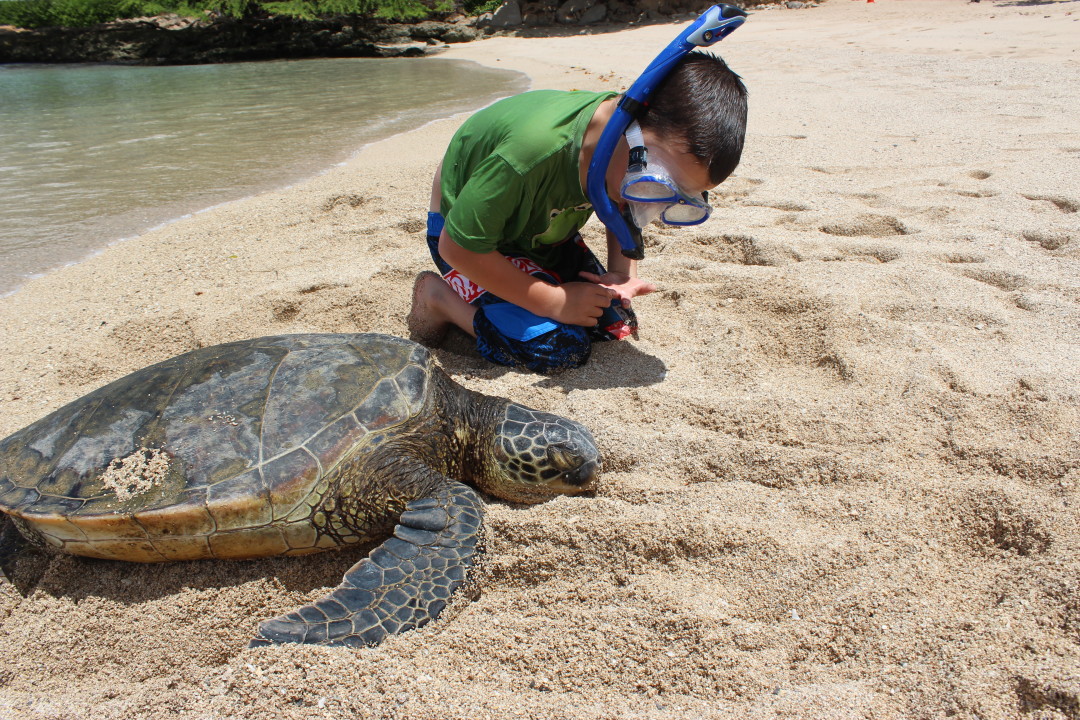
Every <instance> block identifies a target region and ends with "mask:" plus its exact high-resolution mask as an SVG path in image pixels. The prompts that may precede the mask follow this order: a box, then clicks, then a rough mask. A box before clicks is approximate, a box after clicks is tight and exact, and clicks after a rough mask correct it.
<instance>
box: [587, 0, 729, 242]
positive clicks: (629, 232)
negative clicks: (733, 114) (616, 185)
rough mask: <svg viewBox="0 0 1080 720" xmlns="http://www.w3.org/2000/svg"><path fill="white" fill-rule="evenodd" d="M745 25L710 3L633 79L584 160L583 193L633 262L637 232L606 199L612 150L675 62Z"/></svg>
mask: <svg viewBox="0 0 1080 720" xmlns="http://www.w3.org/2000/svg"><path fill="white" fill-rule="evenodd" d="M744 22H746V12H745V11H744V10H743V9H742V8H737V7H735V6H734V5H713V6H712V7H711V8H709V9H708V10H706V11H705V12H704V13H703V14H702V15H701V17H699V18H698V19H697V20H695V21H694V22H693V23H692V24H691V25H690V27H688V28H686V30H684V31H683V32H682V33H680V34H679V36H678V37H677V38H675V39H674V40H672V41H671V44H670V45H668V46H667V47H666V48H664V50H663V52H661V53H660V54H659V55H657V56H656V59H655V60H653V61H652V62H651V63H649V66H648V67H647V68H645V72H643V73H641V76H640V77H639V78H638V79H637V80H635V81H634V83H633V84H632V85H631V86H630V89H629V90H627V91H626V92H625V93H624V94H623V97H622V99H621V100H619V104H618V105H617V106H616V108H615V112H614V113H613V114H612V116H611V119H610V120H608V122H607V125H605V126H604V132H602V133H601V134H600V140H599V141H597V143H596V149H595V150H594V151H593V156H592V160H591V161H590V162H589V174H588V179H587V180H586V183H585V192H586V193H587V194H588V196H589V202H591V203H592V206H593V209H594V210H595V211H596V216H597V217H598V218H600V220H601V222H603V223H604V225H605V226H607V228H608V229H609V230H611V231H612V232H613V233H615V237H616V238H617V239H618V241H619V245H620V246H621V247H622V254H623V255H625V256H626V257H628V258H631V259H632V260H640V259H641V258H643V257H645V248H644V246H643V244H642V240H641V230H640V229H639V228H638V227H637V226H636V225H635V224H634V223H633V221H632V220H631V219H630V218H629V217H628V214H629V210H627V211H626V212H625V213H620V212H619V209H618V207H616V205H615V203H614V202H612V200H611V198H610V197H608V193H607V183H606V182H605V181H606V178H607V169H608V165H609V164H610V163H611V158H612V156H613V155H614V154H615V146H616V145H618V143H619V139H620V138H621V137H622V136H623V133H624V132H626V128H627V127H628V126H629V125H630V123H631V122H633V121H634V119H635V118H636V117H638V116H640V115H641V113H642V112H644V111H645V108H646V107H648V101H649V97H650V96H651V95H652V93H653V91H654V90H655V89H656V86H657V85H659V84H660V81H661V80H663V79H664V78H665V77H667V74H668V73H669V72H671V69H672V68H673V67H675V64H676V63H678V62H679V60H681V59H682V58H683V56H684V55H686V54H687V53H688V52H690V51H691V50H693V49H694V48H697V47H709V46H710V45H712V44H714V43H716V42H719V41H720V40H723V39H724V38H726V37H727V36H728V35H730V34H731V33H732V32H734V31H735V30H736V28H738V27H739V26H740V25H742V24H743V23H744Z"/></svg>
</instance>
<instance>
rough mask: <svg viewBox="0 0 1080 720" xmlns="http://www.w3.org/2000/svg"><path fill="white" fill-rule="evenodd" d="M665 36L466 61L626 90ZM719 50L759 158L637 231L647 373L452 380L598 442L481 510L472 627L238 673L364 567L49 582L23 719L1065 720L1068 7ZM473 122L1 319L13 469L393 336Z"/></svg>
mask: <svg viewBox="0 0 1080 720" xmlns="http://www.w3.org/2000/svg"><path fill="white" fill-rule="evenodd" d="M677 30H678V26H677V25H675V24H669V25H657V26H651V27H644V28H638V29H630V30H622V31H619V32H613V33H598V34H592V35H582V36H570V37H549V38H494V39H490V40H485V41H482V42H477V43H472V44H467V45H460V46H454V47H452V48H451V49H450V50H449V51H448V52H447V53H446V56H447V57H455V58H463V59H470V60H475V61H478V62H481V63H485V64H490V65H492V66H497V67H504V68H510V69H516V70H520V71H522V72H524V73H527V74H528V75H529V76H530V77H532V78H533V86H534V87H536V88H542V87H552V88H564V89H569V88H583V89H602V88H614V89H621V88H624V87H625V86H626V84H628V83H629V82H630V81H631V80H632V79H633V76H634V75H635V74H636V72H638V71H639V70H640V69H641V68H642V67H643V66H644V64H645V63H646V62H647V61H648V60H649V59H650V58H651V57H652V56H653V55H654V54H655V53H656V52H657V51H658V50H659V49H660V48H661V47H662V46H663V45H665V44H666V43H667V42H668V41H669V40H670V39H671V37H673V36H674V34H675V33H676V32H677ZM718 50H719V51H720V52H721V54H722V55H723V56H724V57H725V58H726V59H727V60H728V61H729V63H730V64H731V65H732V67H733V68H734V69H735V70H736V71H738V72H739V73H740V74H742V75H743V76H744V79H745V81H746V83H747V85H748V86H749V88H750V92H751V118H750V130H749V134H748V144H747V151H746V153H745V155H744V157H743V163H742V165H741V166H740V168H739V170H738V172H737V173H736V176H735V177H733V178H731V179H730V180H729V181H728V182H727V183H725V184H724V185H723V186H721V188H720V189H719V191H718V192H717V193H716V198H715V203H714V204H715V205H716V207H717V210H716V212H715V213H714V215H713V218H712V219H710V221H709V222H708V223H706V224H705V225H703V226H700V227H698V228H694V229H684V230H676V229H651V230H650V231H649V233H648V236H647V238H648V247H647V257H646V260H645V262H644V264H643V266H642V275H643V276H645V277H647V278H649V279H651V280H653V281H654V282H656V283H657V284H658V285H659V286H660V290H659V291H658V292H657V293H655V294H653V295H651V296H648V297H645V298H641V299H639V300H638V301H637V302H636V304H635V307H636V309H637V311H638V314H639V317H640V318H641V323H642V328H641V332H640V335H639V337H638V338H637V339H633V340H628V341H624V342H621V343H615V344H608V345H604V346H599V347H597V348H596V350H595V352H594V356H593V359H592V360H591V362H590V364H589V365H587V366H586V367H584V368H582V369H579V370H575V371H570V372H565V373H562V374H560V375H556V376H554V377H541V376H536V375H532V374H528V373H522V372H515V371H509V370H506V369H503V368H495V367H490V366H488V365H486V364H485V363H484V362H482V361H481V360H480V359H479V358H478V357H477V356H476V355H475V354H474V353H472V352H471V351H470V349H469V347H468V345H467V344H466V343H465V342H463V341H462V340H461V339H460V338H459V339H456V340H455V339H451V341H450V342H449V343H448V344H447V346H446V347H445V348H444V349H441V350H439V351H437V357H438V359H439V361H440V363H441V364H442V366H443V367H444V368H445V369H447V370H448V371H449V372H450V373H451V374H452V375H453V376H454V377H455V378H457V379H458V380H459V381H460V382H462V383H464V384H466V385H467V386H469V387H473V388H475V389H479V390H483V391H485V392H488V393H492V394H499V395H504V396H506V397H510V398H512V399H514V400H516V401H518V402H522V403H525V404H528V405H531V406H534V407H539V408H544V409H547V410H551V411H554V412H558V413H561V414H564V415H567V416H570V417H573V418H575V419H577V420H579V421H581V422H582V423H584V424H585V425H587V426H589V427H590V428H591V429H592V431H593V433H594V434H595V435H596V437H597V439H598V442H599V444H600V446H601V449H602V450H603V452H604V454H605V457H606V463H605V475H604V480H603V484H602V487H601V488H600V489H599V491H598V492H597V494H596V496H595V497H582V498H562V499H559V500H556V501H553V502H549V503H546V504H543V505H539V506H534V507H527V508H526V507H514V506H509V505H506V504H502V503H492V504H491V505H490V506H489V513H488V520H489V523H490V527H491V531H492V532H491V536H492V542H491V545H490V547H489V552H488V555H487V563H486V567H485V570H484V574H483V580H482V588H481V589H482V594H481V595H480V597H479V598H478V599H476V600H475V601H472V602H469V603H461V604H459V605H458V606H457V607H456V608H455V612H451V613H447V614H446V616H445V617H444V618H441V619H440V620H439V621H438V622H436V623H433V624H432V625H430V626H429V627H427V628H425V629H423V630H421V631H417V632H411V633H407V634H405V635H402V636H400V637H397V638H393V639H391V640H389V641H388V642H386V643H384V644H383V645H382V646H380V647H378V648H372V649H364V650H345V649H323V648H313V647H279V648H265V649H257V650H247V649H245V645H246V643H247V640H248V638H250V637H251V635H252V633H253V632H254V629H255V627H256V625H257V623H258V621H259V620H260V619H263V618H266V617H270V616H272V615H276V614H278V613H280V612H283V611H285V610H288V609H290V608H293V607H295V606H297V605H299V604H301V603H303V602H305V601H307V600H310V599H313V598H315V597H319V596H321V595H322V594H323V592H324V591H325V588H326V587H328V586H333V585H336V584H337V582H338V580H339V578H340V576H341V574H342V572H343V571H344V570H345V569H346V568H347V567H348V566H349V565H350V564H351V563H352V562H354V561H355V559H356V556H355V555H350V554H347V553H343V554H336V553H330V554H324V555H321V556H316V557H310V558H300V559H292V560H279V559H271V560H264V561H256V562H233V563H225V562H221V563H214V562H191V563H177V564H173V565H145V566H142V565H128V564H122V563H112V562H103V561H87V560H82V559H75V558H65V557H46V556H33V557H31V558H30V559H29V560H25V561H21V562H20V563H19V566H18V577H16V584H15V585H11V584H2V585H0V716H3V717H11V718H17V719H21V718H57V719H59V718H65V719H66V718H80V719H81V718H132V717H137V718H143V717H145V718H150V717H153V718H184V719H188V718H190V719H192V720H195V719H196V718H199V719H202V718H391V717H393V718H432V719H439V720H446V719H450V718H469V719H478V718H497V719H499V720H502V719H503V718H512V717H529V718H551V719H556V718H589V719H592V718H597V719H599V718H635V719H636V718H729V717H742V718H769V717H788V718H867V717H873V718H944V717H953V718H982V719H984V720H989V719H992V718H1031V719H1033V720H1034V719H1035V718H1039V719H1043V720H1050V719H1053V720H1059V719H1067V718H1073V719H1074V718H1077V717H1080V599H1078V598H1080V560H1078V559H1077V558H1078V550H1080V530H1078V528H1080V514H1078V512H1077V504H1078V503H1080V491H1078V483H1080V214H1078V213H1077V210H1078V209H1080V189H1078V188H1080V185H1078V182H1077V178H1078V177H1080V121H1078V120H1077V118H1080V80H1078V78H1080V2H1075V1H1072V2H1049V3H1021V2H1004V1H999V2H987V1H986V0H984V1H983V2H981V3H963V2H946V1H945V0H937V1H933V0H877V2H875V3H862V2H857V3H856V2H849V1H848V0H831V1H830V2H828V3H826V4H825V5H823V6H822V7H819V8H814V9H806V10H786V9H785V10H781V9H769V10H763V11H761V12H759V13H756V14H755V15H753V16H752V18H751V19H750V21H749V22H748V23H747V24H746V25H745V26H744V27H743V28H741V29H740V30H739V31H738V32H737V33H735V34H733V35H732V36H731V37H730V38H729V39H728V40H725V41H724V42H723V43H722V44H721V45H720V46H718ZM461 120H462V118H460V117H459V118H452V119H448V120H444V121H439V122H436V123H433V124H431V125H428V126H426V127H424V128H422V129H420V130H418V131H415V132H411V133H408V134H405V135H400V136H397V137H395V138H392V139H389V140H386V141H383V142H380V143H377V144H374V145H371V146H368V147H367V148H365V149H364V150H363V151H362V152H361V153H360V154H359V156H358V157H357V158H356V159H355V160H354V161H352V162H350V163H349V164H347V165H345V166H342V167H338V168H334V169H332V170H331V171H329V172H328V173H326V174H325V175H322V176H320V177H317V178H315V179H313V180H311V181H308V182H305V183H303V184H301V185H298V186H295V187H292V188H289V189H287V190H282V191H277V192H271V193H266V194H262V195H259V196H257V197H253V198H250V199H247V200H244V201H241V202H236V203H232V204H229V205H225V206H222V207H218V208H215V209H213V210H211V211H208V212H205V213H202V214H198V215H195V216H193V217H190V218H187V219H184V220H181V221H178V222H175V223H172V224H170V225H168V226H165V227H163V228H160V229H157V230H154V231H152V232H149V233H147V234H145V235H142V236H140V237H138V238H135V239H132V240H129V241H126V242H124V243H121V244H118V245H115V246H113V247H110V248H109V249H108V250H106V251H105V252H103V253H101V254H100V255H98V256H96V257H94V258H91V259H89V260H87V261H85V262H83V263H80V264H78V265H76V266H72V267H67V268H63V269H61V270H58V271H56V272H53V273H50V274H48V275H47V276H45V277H43V278H40V279H36V280H33V281H30V282H28V283H27V284H26V285H25V286H24V287H23V288H22V289H21V290H20V291H19V292H18V293H16V294H14V295H12V296H9V297H6V298H2V299H0V325H2V327H4V329H5V330H4V338H5V342H4V343H3V344H2V345H0V408H2V410H3V412H2V413H0V435H6V434H7V433H10V432H13V431H15V430H16V429H18V428H20V427H22V426H23V425H25V424H27V423H29V422H31V421H33V420H35V419H37V418H38V417H40V416H41V415H43V414H45V413H46V412H48V411H50V410H52V409H55V408H57V407H59V406H60V405H62V404H64V403H65V402H67V401H70V400H72V399H74V398H76V397H79V396H80V395H82V394H84V393H86V392H88V391H90V390H92V389H93V388H95V387H98V386H100V385H102V384H104V383H106V382H108V381H110V380H112V379H115V378H117V377H119V376H121V375H123V374H125V373H127V372H130V371H132V370H135V369H138V368H140V367H143V366H145V365H147V364H149V363H151V362H155V361H158V360H162V359H164V358H166V357H169V356H171V355H174V354H177V353H180V352H184V351H186V350H190V349H193V348H196V347H199V346H204V345H210V344H214V343H218V342H224V341H228V340H234V339H240V338H245V337H251V336H257V335H268V334H278V333H290V332H368V331H371V332H385V333H391V334H395V335H404V334H405V333H406V328H405V315H406V312H407V310H408V304H409V298H410V288H411V284H412V278H413V277H414V276H415V275H416V273H418V272H419V271H421V270H425V269H428V268H429V265H430V259H429V258H428V257H427V254H426V248H425V247H424V242H423V234H424V233H423V230H424V224H423V221H424V216H425V211H426V204H427V192H428V187H429V183H430V176H431V173H432V172H433V170H434V168H435V166H436V164H437V163H438V161H439V158H440V156H441V152H442V149H443V147H444V146H445V144H446V142H447V141H448V140H449V138H450V136H451V134H452V133H453V131H454V129H455V128H456V127H457V125H458V124H459V123H460V122H461ZM586 236H587V239H588V240H590V241H591V242H593V243H594V244H598V242H599V241H600V239H601V237H602V231H601V229H600V227H599V226H598V225H593V224H590V226H589V227H588V228H587V230H586Z"/></svg>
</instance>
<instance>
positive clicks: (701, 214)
mask: <svg viewBox="0 0 1080 720" xmlns="http://www.w3.org/2000/svg"><path fill="white" fill-rule="evenodd" d="M699 203H700V204H699ZM710 212H711V209H710V208H709V206H708V205H707V204H705V202H704V201H703V199H700V198H694V202H687V201H686V200H680V201H679V202H677V203H675V204H674V205H670V206H668V207H667V208H665V209H664V213H663V216H662V218H661V219H662V220H663V221H664V222H665V223H667V224H669V225H697V224H699V223H703V222H705V221H706V220H707V219H708V218H709V214H710Z"/></svg>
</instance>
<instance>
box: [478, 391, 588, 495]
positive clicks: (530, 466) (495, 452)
mask: <svg viewBox="0 0 1080 720" xmlns="http://www.w3.org/2000/svg"><path fill="white" fill-rule="evenodd" d="M492 440H493V443H492V444H493V447H492V448H491V450H490V452H488V453H485V455H486V457H484V466H485V467H484V471H483V472H482V473H481V474H482V475H483V477H481V478H477V484H478V485H479V486H480V488H481V489H482V490H484V491H485V492H489V493H491V494H492V495H495V496H497V497H501V498H503V499H504V500H511V501H515V502H540V501H543V500H547V499H548V498H551V497H553V496H555V495H576V494H578V493H582V492H586V491H588V490H591V489H592V488H593V486H594V485H595V483H596V478H597V476H598V475H599V474H600V452H599V451H598V450H597V449H596V442H595V441H594V440H593V437H592V434H591V433H589V431H588V430H587V429H585V427H584V426H582V425H580V424H578V423H576V422H574V421H573V420H568V419H566V418H564V417H559V416H558V415H552V414H551V413H546V412H540V411H539V410H532V409H530V408H527V407H524V406H523V405H517V404H516V403H508V404H507V405H506V406H505V410H504V412H503V413H502V414H501V417H498V418H497V419H496V423H495V432H494V436H493V438H492Z"/></svg>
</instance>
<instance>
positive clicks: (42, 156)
mask: <svg viewBox="0 0 1080 720" xmlns="http://www.w3.org/2000/svg"><path fill="white" fill-rule="evenodd" d="M525 87H526V80H525V78H524V77H523V76H521V75H518V74H516V73H511V72H507V71H501V70H494V69H489V68H484V67H481V66H478V65H474V64H472V63H465V62H460V61H452V60H443V59H440V58H417V59H406V58H394V59H330V60H302V61H278V62H262V63H235V64H224V65H197V66H179V67H128V66H113V65H44V66H42V65H0V295H3V294H5V293H10V292H12V291H13V290H15V289H16V288H17V287H18V286H19V285H20V284H21V283H22V282H23V281H25V279H26V278H27V277H29V276H33V275H35V274H38V273H42V272H46V271H48V270H49V269H51V268H55V267H57V266H60V265H64V264H68V263H72V262H77V261H78V260H80V259H82V258H85V257H86V256H88V255H89V254H92V253H93V252H95V251H97V250H99V249H101V248H103V247H105V246H107V245H108V244H110V243H112V242H114V241H117V240H120V239H123V238H125V237H130V236H132V235H135V234H138V233H139V232H141V231H144V230H146V229H148V228H150V227H153V226H155V225H158V224H160V223H162V222H165V221H167V220H170V219H173V218H177V217H181V216H183V215H185V214H187V213H191V212H194V211H197V210H200V209H203V208H206V207H211V206H213V205H218V204H221V203H223V202H228V201H230V200H236V199H238V198H241V197H245V196H248V195H251V194H253V193H255V192H259V191H261V190H266V189H270V188H274V187H283V186H286V185H289V184H291V183H294V182H296V181H298V180H301V179H303V178H305V177H310V176H312V175H315V174H317V173H318V172H320V171H322V170H324V169H326V168H328V167H330V166H332V165H334V164H337V163H340V162H343V161H345V160H347V159H348V158H349V157H350V156H351V155H352V154H354V153H355V152H356V151H357V150H359V149H360V148H361V147H362V146H363V145H365V144H367V143H370V142H373V141H375V140H379V139H382V138H386V137H389V136H391V135H394V134H397V133H401V132H405V131H407V130H411V129H414V128H417V127H419V126H421V125H423V124H425V123H427V122H430V121H431V120H434V119H437V118H440V117H447V116H449V115H452V114H455V113H458V112H463V111H467V110H470V109H474V108H478V107H482V106H483V105H486V104H488V103H489V102H491V101H493V100H495V99H496V98H498V97H501V96H504V95H509V94H512V93H515V92H520V91H522V90H524V89H525ZM422 190H423V189H422V188H418V189H417V192H418V193H420V192H422Z"/></svg>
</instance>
